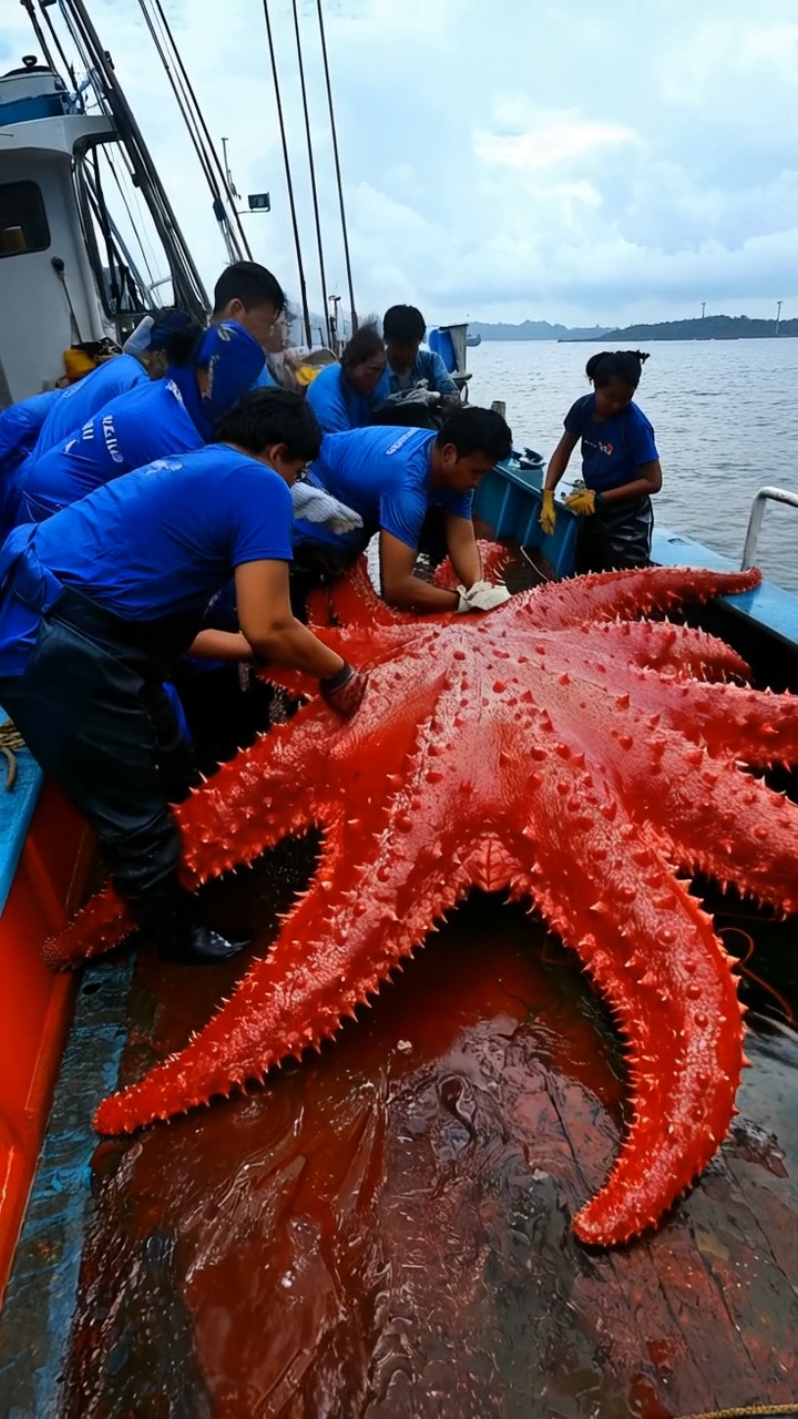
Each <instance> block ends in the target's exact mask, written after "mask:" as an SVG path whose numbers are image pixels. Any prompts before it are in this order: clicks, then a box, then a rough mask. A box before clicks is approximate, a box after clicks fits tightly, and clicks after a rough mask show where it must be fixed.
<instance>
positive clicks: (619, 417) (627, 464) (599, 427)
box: [540, 350, 662, 572]
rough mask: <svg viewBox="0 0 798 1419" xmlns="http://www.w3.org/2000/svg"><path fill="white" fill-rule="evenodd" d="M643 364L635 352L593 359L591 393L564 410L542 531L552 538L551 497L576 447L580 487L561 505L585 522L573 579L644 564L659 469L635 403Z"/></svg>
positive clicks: (589, 372)
mask: <svg viewBox="0 0 798 1419" xmlns="http://www.w3.org/2000/svg"><path fill="white" fill-rule="evenodd" d="M647 359H648V355H647V354H643V353H642V351H640V350H615V351H603V352H602V353H601V354H598V355H591V357H590V359H589V360H588V362H587V365H586V366H585V373H586V375H587V377H588V379H589V380H590V381H591V383H592V385H593V389H594V392H593V394H585V395H584V396H583V397H582V398H581V399H577V401H576V403H575V404H573V405H572V406H571V408H570V409H569V411H568V413H567V414H566V416H565V421H564V426H565V433H564V434H563V436H562V438H561V439H560V442H559V443H558V445H557V447H556V449H555V450H554V453H553V454H552V456H551V460H550V462H549V466H548V468H547V470H546V479H545V483H544V485H543V508H542V511H541V515H540V525H541V527H542V528H543V531H544V532H545V533H546V534H547V535H549V536H550V535H551V533H552V532H553V531H554V523H555V516H556V514H555V509H554V489H555V488H556V487H557V484H558V483H559V481H560V479H561V478H562V476H563V473H564V472H565V470H566V468H567V467H568V462H569V459H570V457H571V454H572V453H573V451H574V449H575V448H576V445H577V444H578V443H579V441H580V440H581V443H582V479H583V486H582V487H577V488H576V490H575V491H574V492H573V493H571V494H570V496H569V497H567V498H566V499H565V505H566V507H569V508H571V510H572V511H573V512H575V513H578V514H579V516H580V517H581V518H583V522H582V525H581V527H580V530H579V537H578V539H577V549H576V562H577V571H579V572H589V571H594V572H596V571H598V572H600V571H610V570H613V569H622V568H624V567H645V566H648V565H649V564H650V559H651V534H652V531H653V527H654V514H653V510H652V507H651V498H652V496H653V495H654V494H655V493H658V492H659V490H660V488H661V487H662V467H661V465H660V461H659V454H658V452H657V445H656V443H655V441H654V430H653V428H652V427H651V424H650V423H649V421H648V419H647V418H646V416H645V414H644V413H643V411H642V409H639V408H638V406H637V405H636V404H635V403H634V395H635V392H636V390H637V386H638V384H639V383H640V375H641V373H642V368H643V363H644V361H645V360H647Z"/></svg>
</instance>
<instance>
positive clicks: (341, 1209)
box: [61, 844, 798, 1419]
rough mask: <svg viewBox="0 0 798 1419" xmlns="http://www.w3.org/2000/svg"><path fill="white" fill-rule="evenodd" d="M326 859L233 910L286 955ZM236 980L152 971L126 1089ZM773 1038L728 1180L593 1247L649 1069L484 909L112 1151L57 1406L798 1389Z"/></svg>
mask: <svg viewBox="0 0 798 1419" xmlns="http://www.w3.org/2000/svg"><path fill="white" fill-rule="evenodd" d="M308 860H309V856H308V851H307V847H306V846H301V845H296V844H286V845H284V846H283V848H282V849H281V850H280V851H279V853H278V854H277V855H276V856H273V858H272V860H271V863H265V864H258V866H257V867H256V868H255V870H254V871H253V872H251V873H246V874H243V876H240V877H239V878H237V879H235V881H234V882H233V883H231V884H225V885H223V886H222V887H221V888H217V889H215V896H214V897H213V898H212V900H211V902H210V907H209V910H210V911H211V913H213V912H217V913H218V914H219V917H218V919H219V920H220V921H224V920H225V919H227V920H231V919H233V918H235V919H236V920H239V921H240V920H241V919H242V917H247V918H248V919H249V920H251V921H252V923H253V924H257V926H258V931H259V941H258V943H257V945H256V947H255V950H256V951H257V950H264V949H266V947H267V945H268V942H269V941H270V940H271V939H272V938H273V936H274V933H275V930H276V918H275V909H276V908H280V909H283V908H284V907H285V905H286V903H287V900H288V899H289V892H290V888H291V885H292V883H293V885H294V886H298V885H301V884H302V881H303V876H302V874H303V870H304V872H305V873H306V872H307V863H308ZM275 861H276V863H277V865H278V869H279V870H276V868H275ZM303 864H304V869H303ZM275 880H278V881H280V882H281V884H282V885H281V888H280V891H279V892H277V893H276V894H275V887H274V883H275ZM278 897H281V900H277V898H278ZM719 920H720V922H721V923H722V922H723V920H724V918H723V917H720V918H719ZM738 925H739V923H738ZM762 935H763V936H764V937H766V938H768V939H767V940H766V942H765V944H764V945H763V947H762V948H761V949H760V950H757V953H756V958H755V960H754V961H752V962H750V963H749V964H750V965H751V968H752V969H753V968H756V969H757V971H758V973H760V974H762V975H765V974H766V972H768V971H770V972H771V973H772V974H773V975H774V976H775V977H778V982H777V984H778V988H779V989H780V990H781V991H782V993H783V994H786V995H789V996H790V998H791V999H792V1000H793V1002H796V1001H798V979H797V978H796V966H795V965H793V966H792V967H791V972H792V976H791V979H790V972H789V971H785V970H784V969H783V961H784V959H785V955H786V952H787V951H788V949H789V948H790V947H792V951H793V953H794V947H795V940H794V924H793V928H792V936H790V935H789V930H788V929H787V928H776V927H772V928H766V929H765V930H764V932H763V933H762ZM727 941H728V945H729V947H730V949H739V946H738V943H736V942H735V939H734V937H733V936H732V935H729V936H728V938H727ZM792 959H793V961H794V960H795V956H794V954H793V956H792ZM780 962H781V963H782V964H781V965H780V964H779V963H780ZM240 970H241V966H240V965H239V964H238V963H231V965H230V966H229V967H227V968H224V969H221V968H219V969H216V970H208V971H196V970H195V971H181V970H179V969H177V968H169V967H165V966H161V965H159V964H158V962H157V961H155V960H154V959H153V958H152V957H151V956H149V955H147V954H143V955H142V957H141V960H140V963H139V966H138V968H137V975H136V981H135V986H134V995H133V1001H132V1005H131V1034H130V1040H129V1044H128V1047H127V1052H126V1055H125V1061H124V1066H123V1076H124V1078H125V1080H129V1079H132V1078H134V1077H138V1075H139V1074H140V1072H141V1071H143V1069H144V1068H145V1067H147V1066H148V1065H149V1064H150V1063H152V1062H153V1061H154V1059H155V1058H156V1057H158V1056H160V1054H161V1053H162V1052H165V1051H168V1050H171V1049H173V1048H176V1047H178V1046H179V1045H180V1044H182V1043H183V1042H184V1041H185V1039H186V1038H187V1036H188V1034H189V1033H190V1031H191V1030H192V1029H195V1028H196V1027H197V1026H198V1025H199V1024H201V1023H202V1022H203V1021H204V1019H205V1018H207V1016H208V1014H209V1013H210V1012H211V1010H212V1008H213V1005H214V1002H215V1001H216V1000H217V999H218V998H219V997H220V996H221V995H223V994H229V990H230V987H231V985H232V983H233V981H234V979H235V976H236V974H237V973H238V972H239V971H240ZM743 989H744V992H745V993H746V995H747V998H748V999H749V1002H750V1003H752V1004H754V1005H756V1006H757V1007H759V1006H762V1007H767V1005H768V1002H770V1003H771V1004H772V1003H773V998H772V997H771V996H768V995H767V994H766V993H765V992H764V991H763V990H762V988H761V987H760V986H758V985H756V984H753V985H750V984H747V985H745V986H744V988H743ZM755 1025H756V1033H755V1034H754V1035H752V1037H751V1040H750V1043H749V1054H750V1055H751V1057H752V1058H753V1061H754V1068H753V1070H751V1071H748V1073H747V1076H746V1078H745V1082H744V1087H743V1090H742V1094H741V1098H740V1100H739V1101H738V1102H739V1103H740V1106H741V1108H742V1110H743V1113H742V1116H741V1119H739V1120H738V1121H737V1123H738V1126H737V1127H736V1129H735V1133H734V1135H733V1137H732V1139H730V1140H729V1141H728V1142H727V1143H726V1144H725V1145H724V1147H723V1149H722V1150H721V1154H720V1155H719V1157H718V1159H717V1160H716V1161H715V1162H714V1163H713V1164H712V1166H711V1167H710V1168H709V1170H708V1171H707V1173H706V1174H705V1177H704V1179H703V1180H702V1182H701V1184H700V1185H699V1186H698V1187H697V1188H696V1189H695V1190H694V1192H693V1193H692V1195H691V1196H690V1198H689V1199H688V1200H687V1201H686V1202H684V1203H683V1204H681V1205H680V1206H679V1207H678V1208H677V1209H676V1210H675V1212H674V1214H673V1215H672V1217H671V1218H670V1219H669V1220H668V1221H667V1222H666V1223H665V1224H664V1226H663V1227H662V1228H661V1229H660V1231H659V1232H658V1233H657V1234H656V1235H655V1236H653V1237H651V1238H646V1239H644V1240H643V1241H641V1242H638V1243H637V1244H636V1245H633V1246H630V1247H628V1248H624V1249H622V1250H617V1251H615V1252H612V1253H605V1254H600V1253H597V1252H589V1251H587V1250H586V1249H584V1248H583V1247H581V1246H580V1245H579V1244H578V1243H577V1242H576V1241H575V1240H574V1238H573V1236H572V1234H571V1232H570V1228H569V1217H570V1215H571V1213H572V1211H573V1210H575V1208H576V1207H577V1206H578V1205H579V1204H581V1202H583V1201H584V1200H585V1199H586V1198H587V1197H588V1196H589V1194H590V1193H591V1192H592V1191H593V1190H594V1189H596V1188H597V1187H598V1186H599V1184H600V1183H601V1181H602V1179H603V1178H604V1176H605V1174H606V1172H607V1169H608V1167H609V1164H610V1161H611V1159H612V1156H613V1152H614V1150H615V1148H616V1145H617V1141H618V1136H619V1130H620V1129H621V1127H622V1122H623V1108H624V1069H623V1061H622V1055H621V1052H620V1050H619V1047H618V1044H617V1041H616V1038H615V1035H614V1034H613V1031H612V1029H611V1027H610V1025H609V1022H608V1020H607V1019H606V1017H605V1015H604V1013H603V1011H602V1009H601V1006H600V1005H599V1004H598V1003H597V1001H596V999H595V997H594V996H593V995H592V994H591V992H590V990H589V989H588V988H587V986H586V984H585V981H584V978H583V977H582V976H581V974H580V971H579V969H578V966H577V963H576V961H575V960H574V958H572V957H571V956H569V955H568V954H567V953H566V952H565V951H563V950H562V949H561V947H560V946H559V945H558V944H557V942H556V941H555V940H554V939H553V938H552V937H550V936H547V935H546V934H545V932H544V930H543V928H542V927H541V925H540V924H539V923H538V922H537V921H536V919H535V918H534V917H529V916H527V915H526V914H525V912H524V911H523V910H522V909H521V908H517V907H512V908H509V907H505V906H503V905H502V903H501V901H500V900H499V899H498V898H488V897H485V896H481V895H480V894H475V895H474V897H473V898H472V900H471V901H470V902H469V903H468V904H467V905H466V906H465V907H463V908H462V909H461V910H459V911H458V912H457V913H456V914H454V915H453V916H452V918H451V920H450V922H449V924H448V925H447V926H446V927H445V928H444V929H443V930H442V931H441V933H440V935H438V936H434V937H432V938H431V941H430V943H429V946H428V948H427V949H426V950H425V951H421V952H419V953H418V954H417V956H416V958H415V959H414V961H413V962H411V963H408V965H407V967H406V970H405V972H404V974H403V975H398V976H397V977H396V982H395V984H394V985H393V986H389V987H387V988H386V989H384V991H383V993H382V995H381V996H380V997H379V998H378V1000H377V1001H376V1002H375V1005H374V1008H373V1009H362V1010H361V1011H360V1012H359V1018H358V1020H357V1021H356V1022H350V1023H349V1024H347V1026H346V1028H345V1029H344V1030H343V1031H342V1033H341V1035H340V1036H339V1038H338V1040H337V1041H336V1042H335V1043H334V1044H332V1045H330V1046H327V1047H325V1048H324V1050H323V1052H322V1054H321V1055H316V1054H312V1055H310V1056H308V1057H306V1058H305V1059H304V1060H303V1061H302V1063H301V1064H298V1065H291V1066H290V1067H288V1068H286V1069H284V1070H283V1071H282V1072H281V1073H278V1072H274V1073H272V1074H271V1075H270V1077H269V1080H268V1081H267V1083H266V1085H265V1086H263V1087H262V1088H254V1087H253V1088H252V1089H251V1090H250V1091H249V1092H248V1093H247V1095H246V1096H239V1097H236V1098H233V1099H231V1100H229V1101H226V1102H222V1101H216V1102H215V1103H214V1104H213V1106H212V1107H211V1108H210V1109H203V1110H197V1111H194V1112H193V1113H191V1114H190V1115H188V1116H186V1117H184V1118H183V1119H180V1120H178V1121H176V1122H174V1123H172V1124H170V1125H168V1126H159V1127H154V1128H151V1129H149V1130H146V1131H144V1132H142V1133H141V1134H140V1135H138V1136H136V1137H135V1138H133V1139H130V1140H125V1141H123V1142H119V1141H115V1140H111V1141H107V1142H103V1143H101V1144H100V1145H99V1146H98V1148H97V1151H96V1154H95V1157H94V1162H93V1189H94V1197H95V1208H94V1215H93V1220H92V1224H91V1228H90V1232H89V1238H88V1241H87V1244H86V1247H85V1249H84V1255H83V1261H82V1268H81V1277H80V1299H79V1307H78V1312H77V1314H76V1319H75V1324H74V1329H73V1334H72V1339H71V1347H70V1355H69V1360H68V1365H67V1369H66V1375H65V1386H64V1392H65V1398H64V1402H63V1408H62V1410H61V1413H62V1414H63V1415H64V1416H68V1419H71V1416H75V1419H77V1416H80V1419H106V1417H107V1419H127V1416H136V1419H138V1416H146V1417H147V1419H161V1417H163V1419H167V1416H168V1419H184V1416H185V1419H205V1417H206V1416H208V1419H211V1416H212V1417H213V1419H249V1416H252V1417H253V1419H272V1416H286V1419H304V1416H312V1417H313V1419H316V1416H319V1419H321V1416H361V1415H362V1416H368V1419H377V1416H392V1417H393V1416H397V1419H400V1417H401V1416H408V1419H410V1416H413V1419H426V1416H447V1417H448V1416H475V1419H476V1417H477V1416H478V1419H483V1416H485V1417H486V1416H494V1415H496V1416H502V1419H514V1416H519V1419H520V1417H521V1416H537V1415H541V1416H549V1415H551V1416H563V1417H564V1419H576V1416H588V1415H590V1416H593V1415H595V1416H601V1419H615V1416H619V1419H620V1416H626V1415H637V1416H643V1419H664V1416H668V1415H677V1414H683V1413H688V1412H693V1411H697V1410H705V1409H710V1408H713V1407H715V1406H716V1405H720V1404H725V1405H732V1404H746V1403H755V1402H759V1403H762V1402H764V1401H769V1402H771V1403H777V1402H782V1403H786V1402H788V1401H790V1400H792V1399H798V1343H796V1337H798V1226H796V1223H798V1192H796V1182H795V1180H796V1178H797V1177H798V1036H796V1035H795V1034H794V1033H793V1032H791V1030H790V1029H789V1028H788V1027H787V1026H783V1025H781V1024H779V1023H778V1021H777V1019H776V1018H774V1019H773V1020H772V1021H768V1020H767V1019H766V1018H764V1017H762V1018H761V1019H758V1023H757V1021H755ZM775 1140H777V1142H776V1141H775Z"/></svg>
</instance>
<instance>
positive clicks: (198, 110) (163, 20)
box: [153, 0, 252, 261]
mask: <svg viewBox="0 0 798 1419" xmlns="http://www.w3.org/2000/svg"><path fill="white" fill-rule="evenodd" d="M153 3H154V5H155V8H156V10H157V12H158V16H159V19H160V21H161V25H162V27H163V29H164V30H165V32H166V35H167V37H168V39H169V43H170V44H171V46H172V52H173V54H174V56H175V59H176V61H177V66H178V69H179V70H180V74H181V76H182V79H183V83H184V85H185V87H186V88H187V89H188V92H189V95H190V97H191V101H192V103H193V105H194V109H195V111H196V115H197V121H198V123H199V125H200V127H201V129H202V132H203V133H204V134H205V141H206V143H207V147H208V150H209V152H210V154H211V157H212V158H213V161H214V163H215V165H216V169H217V171H218V173H219V177H220V179H221V183H222V187H223V188H224V191H225V192H226V193H227V198H228V201H229V203H230V210H231V212H232V214H233V216H234V218H235V223H236V226H237V227H238V232H239V235H240V237H241V242H242V245H243V247H244V251H245V253H246V255H247V257H248V259H249V260H250V261H251V260H252V252H251V250H250V246H249V242H248V241H247V234H246V232H245V230H244V227H243V225H242V223H241V215H240V213H239V212H238V210H237V208H236V204H235V197H234V196H233V192H232V190H231V187H230V183H229V182H228V179H227V173H226V172H225V170H224V168H223V167H222V164H221V162H220V160H219V155H218V153H217V152H216V146H215V144H214V142H213V139H212V138H211V135H210V133H209V131H208V125H207V124H206V122H205V115H204V114H203V112H202V109H201V108H200V105H199V103H198V101H197V96H196V94H195V93H194V88H193V85H192V83H191V80H190V78H189V76H188V72H187V70H186V66H185V65H184V63H183V58H182V55H181V53H180V50H179V49H178V47H177V45H176V43H175V40H174V36H173V35H172V31H171V29H170V27H169V21H168V20H167V18H166V15H165V14H164V10H163V6H162V5H161V0H153Z"/></svg>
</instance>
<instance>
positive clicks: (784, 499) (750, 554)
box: [741, 488, 798, 571]
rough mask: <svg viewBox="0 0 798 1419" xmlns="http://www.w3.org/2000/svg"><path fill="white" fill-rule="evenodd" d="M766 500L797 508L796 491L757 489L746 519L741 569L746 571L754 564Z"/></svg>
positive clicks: (797, 496) (797, 497)
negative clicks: (746, 525)
mask: <svg viewBox="0 0 798 1419" xmlns="http://www.w3.org/2000/svg"><path fill="white" fill-rule="evenodd" d="M768 501H770V502H774V503H787V505H788V506H789V507H794V508H798V493H791V492H789V491H788V489H787V488H760V489H759V492H758V493H757V495H756V497H755V498H754V501H753V502H752V504H751V516H750V517H749V519H748V531H747V532H746V534H745V546H744V547H743V560H742V567H741V570H742V571H747V570H748V568H749V567H752V566H753V565H754V559H755V557H756V546H757V542H758V541H759V533H760V531H761V528H762V518H763V517H764V516H765V503H766V502H768Z"/></svg>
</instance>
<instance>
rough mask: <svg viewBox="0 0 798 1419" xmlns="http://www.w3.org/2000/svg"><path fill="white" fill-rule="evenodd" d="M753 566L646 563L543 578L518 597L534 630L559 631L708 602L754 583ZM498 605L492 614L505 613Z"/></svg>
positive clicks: (750, 588) (734, 593) (755, 576)
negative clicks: (593, 573)
mask: <svg viewBox="0 0 798 1419" xmlns="http://www.w3.org/2000/svg"><path fill="white" fill-rule="evenodd" d="M760 580H761V578H760V574H759V572H758V571H757V569H756V568H755V567H752V568H751V570H750V571H747V572H718V571H709V570H703V569H698V568H690V567H648V568H646V569H645V570H644V571H630V572H604V573H602V574H601V575H597V576H581V577H574V578H572V579H571V580H570V581H560V582H548V583H547V584H546V585H545V586H541V587H538V588H537V590H536V591H528V592H526V593H525V596H524V597H523V598H517V599H519V600H525V601H526V604H527V608H528V610H529V613H530V615H531V616H532V618H533V623H534V626H535V627H536V628H537V629H540V630H548V631H557V630H565V629H566V628H567V627H569V626H579V625H582V624H583V622H585V621H590V622H591V623H592V622H596V621H613V620H615V619H616V617H621V618H622V619H625V620H637V619H638V618H639V617H640V616H645V615H648V613H649V612H650V611H654V610H658V611H669V610H671V609H672V608H673V607H675V606H680V605H681V604H682V602H685V601H708V600H709V599H710V597H712V596H732V595H736V594H737V593H739V592H743V591H751V590H752V589H753V587H755V586H758V585H759V582H760ZM506 610H507V608H506V607H500V608H499V611H498V612H492V613H491V614H492V615H497V614H499V615H501V614H502V613H506Z"/></svg>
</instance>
